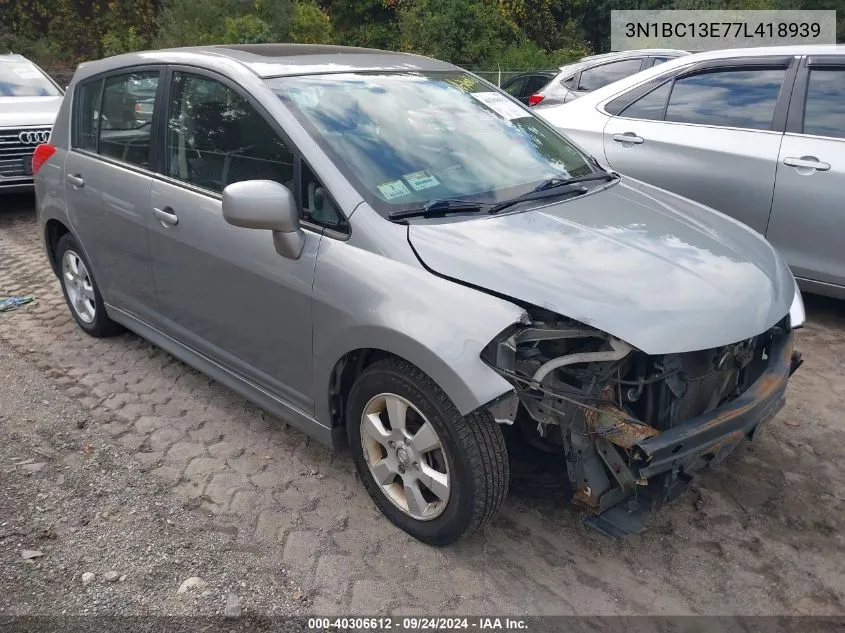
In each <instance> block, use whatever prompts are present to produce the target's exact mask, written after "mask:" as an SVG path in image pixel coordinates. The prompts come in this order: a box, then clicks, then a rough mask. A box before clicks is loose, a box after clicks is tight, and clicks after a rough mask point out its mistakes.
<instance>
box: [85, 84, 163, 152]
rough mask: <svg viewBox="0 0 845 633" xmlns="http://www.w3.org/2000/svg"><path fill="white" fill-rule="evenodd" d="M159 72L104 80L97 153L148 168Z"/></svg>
mask: <svg viewBox="0 0 845 633" xmlns="http://www.w3.org/2000/svg"><path fill="white" fill-rule="evenodd" d="M158 81H159V72H158V71H139V72H132V73H126V74H123V75H114V76H111V77H107V78H106V80H105V85H104V86H103V98H102V107H101V110H100V124H99V125H100V130H99V149H98V153H99V154H101V155H103V156H108V157H109V158H114V159H116V160H119V161H122V162H125V163H130V164H132V165H138V166H139V167H145V168H146V167H149V164H150V138H151V136H150V132H151V129H152V118H153V104H154V103H155V95H156V90H157V88H158Z"/></svg>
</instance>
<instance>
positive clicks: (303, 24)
mask: <svg viewBox="0 0 845 633" xmlns="http://www.w3.org/2000/svg"><path fill="white" fill-rule="evenodd" d="M290 37H291V39H292V40H293V41H294V42H300V43H302V44H329V43H331V42H332V40H333V33H332V21H331V18H330V17H329V15H328V13H326V12H325V11H323V10H322V9H321V8H320V7H319V6H318V5H317V3H316V2H314V0H298V1H297V2H294V5H293V19H292V21H291V28H290Z"/></svg>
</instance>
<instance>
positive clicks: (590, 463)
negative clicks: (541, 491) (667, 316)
mask: <svg viewBox="0 0 845 633" xmlns="http://www.w3.org/2000/svg"><path fill="white" fill-rule="evenodd" d="M531 317H532V318H531V323H530V324H523V325H520V326H515V327H513V328H511V329H510V330H508V331H507V332H505V333H504V334H503V335H502V337H501V338H499V339H497V340H496V341H494V342H493V343H491V345H490V346H489V347H488V348H487V349H486V350H485V353H484V358H485V360H486V361H487V362H488V363H489V364H490V365H492V366H493V367H494V368H495V369H496V370H497V371H498V372H499V373H500V374H502V375H503V376H505V377H506V378H507V379H508V380H509V381H510V382H511V383H512V384H513V385H514V388H515V390H516V398H511V399H510V400H509V401H507V402H502V403H499V405H498V406H497V407H496V408H494V409H491V411H493V413H494V417H497V419H498V421H500V422H505V423H513V424H515V425H517V426H518V427H519V428H520V430H521V431H522V432H523V434H524V435H525V437H526V439H527V440H528V441H529V442H530V443H531V444H533V445H534V446H536V447H537V448H540V449H542V450H545V451H550V452H555V453H559V454H560V455H561V456H562V458H563V459H564V460H565V464H566V472H567V475H568V478H569V484H570V485H571V490H572V491H573V495H572V502H573V503H574V504H576V505H578V506H579V507H581V508H583V509H584V510H585V511H586V516H585V520H586V521H587V523H588V524H590V525H592V526H593V527H595V528H597V529H599V530H600V531H602V532H604V533H605V534H608V535H609V536H613V537H621V536H625V535H627V534H630V533H634V532H639V531H641V530H642V529H643V528H644V526H645V523H646V521H647V519H648V515H649V513H650V510H651V509H652V508H658V507H660V505H662V504H663V503H664V502H666V501H669V500H671V499H672V498H674V497H675V496H677V494H679V493H680V492H681V491H682V490H683V489H684V488H685V487H686V485H687V484H688V483H689V480H690V479H691V474H692V472H694V471H695V470H697V469H699V468H701V467H703V466H705V465H708V464H709V463H711V462H712V463H716V462H718V461H720V460H721V459H723V458H724V456H725V455H726V454H727V453H729V452H730V451H731V450H732V449H733V448H734V447H735V446H736V444H737V443H738V442H739V440H741V439H744V438H745V437H750V436H751V435H753V432H754V431H755V430H756V428H757V426H758V425H759V424H760V423H762V422H765V421H766V420H767V419H769V418H771V417H772V416H773V415H774V414H775V413H776V412H777V410H778V409H779V408H780V406H782V404H783V389H784V388H785V384H786V379H787V378H788V376H789V375H791V373H792V372H794V371H795V369H797V367H798V366H799V365H800V363H801V360H800V355H798V354H793V353H792V337H791V332H790V329H789V320H788V318H785V319H784V320H783V321H782V322H781V323H779V324H777V325H775V326H774V327H772V328H771V329H769V330H768V331H766V332H763V333H762V334H760V335H758V336H755V337H753V338H751V339H748V340H744V341H740V342H737V343H735V344H731V345H726V346H723V347H718V348H715V349H706V350H702V351H694V352H687V353H681V354H664V355H655V356H650V355H647V354H645V353H643V352H641V351H639V350H637V349H635V348H633V347H631V346H630V345H628V344H627V343H625V342H624V341H621V340H619V339H616V338H614V337H612V336H610V335H608V334H606V333H604V332H601V331H599V330H596V329H593V328H590V327H589V326H586V325H584V324H582V323H579V322H577V321H572V320H568V319H563V318H561V317H560V316H558V315H556V314H554V313H551V312H547V311H543V310H539V309H534V310H532V314H531ZM784 347H786V348H788V349H785V350H784V349H783V348H784ZM776 354H780V356H778V357H777V358H774V357H773V355H776ZM784 355H785V356H784ZM781 356H783V358H781ZM770 374H771V376H770ZM752 385H753V386H755V389H753V390H752V389H751V387H752ZM758 390H759V391H760V393H759V394H758V393H757V391H758ZM746 401H747V402H746ZM508 408H509V410H508ZM723 410H725V411H724V412H723ZM508 416H510V417H508ZM503 418H504V419H503Z"/></svg>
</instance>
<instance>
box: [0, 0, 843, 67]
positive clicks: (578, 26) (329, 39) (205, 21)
mask: <svg viewBox="0 0 845 633" xmlns="http://www.w3.org/2000/svg"><path fill="white" fill-rule="evenodd" d="M614 9H833V10H837V17H838V20H837V39H838V41H845V0H0V50H14V51H16V52H20V53H22V54H24V55H26V56H28V57H30V58H32V59H34V60H35V61H36V62H38V63H40V64H42V65H43V66H46V67H50V68H57V67H62V66H63V67H64V68H66V69H72V68H73V66H75V65H76V64H77V63H78V62H80V61H83V60H86V59H96V58H99V57H103V56H105V55H114V54H119V53H124V52H128V51H134V50H141V49H145V48H150V47H156V48H159V47H172V46H190V45H197V44H213V43H224V42H229V43H231V42H242V43H254V42H290V41H293V42H303V43H338V44H346V45H352V46H367V47H373V48H383V49H387V50H403V51H409V52H417V53H422V54H425V55H430V56H432V57H437V58H440V59H444V60H447V61H451V62H454V63H456V64H458V65H462V66H465V67H473V68H484V69H496V68H502V69H503V70H522V69H529V68H538V67H544V68H554V67H556V66H558V65H561V64H563V63H565V62H567V61H570V60H572V59H575V58H578V57H580V56H583V55H585V54H589V53H590V52H602V51H606V50H608V49H609V46H610V40H609V35H610V12H611V11H612V10H614Z"/></svg>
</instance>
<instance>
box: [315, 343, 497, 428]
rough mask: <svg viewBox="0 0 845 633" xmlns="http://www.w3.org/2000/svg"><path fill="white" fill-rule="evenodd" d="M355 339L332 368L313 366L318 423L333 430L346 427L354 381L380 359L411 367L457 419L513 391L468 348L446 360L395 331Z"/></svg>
mask: <svg viewBox="0 0 845 633" xmlns="http://www.w3.org/2000/svg"><path fill="white" fill-rule="evenodd" d="M367 329H369V328H367ZM358 338H359V337H357V336H354V335H352V334H351V333H346V335H345V336H344V339H345V340H346V341H350V342H351V341H354V340H355V339H358ZM360 339H361V340H362V344H359V345H354V344H353V345H348V346H347V348H346V349H345V350H344V351H343V352H342V353H339V354H334V355H332V358H333V359H335V360H334V361H333V362H331V363H324V364H322V365H320V364H319V363H318V366H317V372H318V374H317V375H318V376H320V378H319V381H318V383H317V384H318V391H319V393H318V394H317V399H316V413H317V419H318V420H320V421H322V422H324V423H326V424H327V425H330V426H332V427H337V426H344V425H345V421H346V401H347V398H348V395H349V390H350V389H351V388H352V385H353V384H354V382H355V380H356V379H357V378H358V376H360V375H361V373H362V372H363V371H364V370H365V369H366V368H367V367H369V366H370V365H372V364H373V363H375V362H377V361H379V360H382V359H384V358H389V357H395V358H398V359H399V360H403V361H405V362H407V363H410V364H411V365H413V366H415V367H416V368H417V369H419V370H420V371H421V372H423V373H424V374H425V375H426V376H428V377H429V378H431V379H432V380H433V381H434V382H435V383H436V384H437V385H438V386H439V387H440V388H441V389H442V390H443V392H444V393H445V394H446V395H447V396H448V397H449V399H450V400H451V401H452V402H453V404H454V405H455V407H456V408H457V409H458V411H459V412H460V413H461V415H467V414H469V413H471V412H472V411H474V410H476V409H478V408H479V407H481V406H483V405H485V404H487V403H488V402H491V401H493V400H495V399H496V398H498V397H500V396H502V395H503V394H505V393H508V392H510V391H512V390H513V386H512V385H511V384H510V383H509V382H507V381H506V380H504V379H503V378H502V377H501V376H500V375H499V374H497V373H496V372H495V371H493V370H492V369H491V368H490V367H488V366H487V365H486V364H485V363H484V362H483V361H482V360H481V358H480V356H479V355H478V353H476V354H474V358H470V357H468V355H469V354H472V351H470V350H469V349H467V347H470V346H466V347H464V349H462V350H461V351H460V354H459V357H458V358H449V357H444V356H443V355H441V353H439V352H438V351H437V350H433V349H431V348H429V347H427V346H426V345H424V344H423V343H422V342H420V341H418V340H416V339H415V338H413V337H411V336H409V335H407V334H403V333H401V332H398V331H392V332H389V333H387V332H385V331H383V330H380V331H379V333H378V334H377V335H375V334H374V333H371V335H370V336H362V337H360ZM363 340H368V341H372V344H369V345H367V344H363ZM376 341H377V342H376ZM470 349H471V348H470ZM473 351H474V350H473ZM478 352H480V349H479V350H478Z"/></svg>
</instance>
